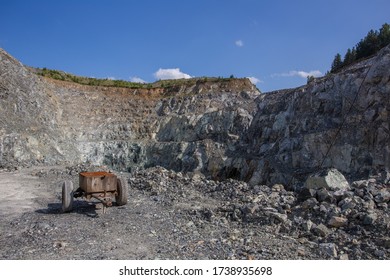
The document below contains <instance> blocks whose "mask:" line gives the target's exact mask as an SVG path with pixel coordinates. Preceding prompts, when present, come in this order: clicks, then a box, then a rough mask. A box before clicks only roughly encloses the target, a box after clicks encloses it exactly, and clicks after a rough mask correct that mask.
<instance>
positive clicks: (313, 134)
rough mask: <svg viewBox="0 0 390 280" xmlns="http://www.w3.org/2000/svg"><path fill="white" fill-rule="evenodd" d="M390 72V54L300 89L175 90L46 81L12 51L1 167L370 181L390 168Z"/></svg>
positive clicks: (2, 61)
mask: <svg viewBox="0 0 390 280" xmlns="http://www.w3.org/2000/svg"><path fill="white" fill-rule="evenodd" d="M389 66H390V47H387V48H384V49H383V50H382V51H380V53H379V54H378V55H376V56H375V57H373V58H371V59H368V60H365V61H362V62H360V63H358V64H355V65H353V66H351V67H349V68H347V69H345V70H343V71H342V72H340V73H338V74H332V75H329V76H327V77H323V78H318V79H315V80H314V81H312V82H311V83H310V84H308V85H306V86H303V87H300V88H297V89H291V90H282V91H276V92H270V93H263V94H261V93H260V92H258V90H257V89H256V88H255V87H254V86H253V85H252V84H251V83H250V81H249V80H247V79H233V80H229V81H224V82H221V81H220V82H217V81H207V80H205V81H203V80H199V81H197V82H196V84H195V85H193V86H187V87H186V86H181V87H177V88H173V89H172V88H171V91H170V92H165V91H164V90H165V89H164V88H161V89H153V90H147V89H143V90H140V89H124V88H106V87H93V86H83V85H78V84H73V83H69V82H62V81H55V80H51V79H47V78H43V77H38V76H36V75H35V74H33V73H32V72H30V71H29V70H27V69H26V68H25V67H24V66H23V65H21V64H20V63H19V62H18V61H16V60H15V59H13V58H12V57H11V56H9V55H8V54H7V53H6V52H5V51H3V50H0V114H1V116H2V117H1V120H0V124H1V127H0V166H17V165H30V164H38V163H39V164H54V163H57V164H77V163H83V162H89V163H92V164H97V165H101V164H105V165H109V166H111V167H113V168H115V169H117V170H133V169H138V168H144V167H150V166H156V165H160V166H163V167H165V168H168V169H172V170H175V171H189V172H200V173H203V174H205V175H206V176H209V177H211V178H214V179H226V178H235V179H240V180H244V181H247V182H249V183H251V184H253V185H256V184H262V183H283V184H286V185H291V184H294V183H297V182H304V180H305V179H306V178H307V176H308V175H309V174H311V173H314V172H317V171H319V170H320V169H323V168H337V169H338V170H340V171H341V172H342V173H343V174H344V175H348V176H354V177H359V176H366V175H367V173H369V172H373V171H375V170H382V169H384V170H385V169H389V167H390V157H389V155H390V146H389V130H390V128H389V121H390V119H389V110H390V103H389V95H390V67H389Z"/></svg>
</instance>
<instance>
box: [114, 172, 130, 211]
mask: <svg viewBox="0 0 390 280" xmlns="http://www.w3.org/2000/svg"><path fill="white" fill-rule="evenodd" d="M117 193H118V195H116V196H115V201H116V204H117V205H118V206H121V205H125V204H127V196H128V195H127V193H128V189H127V183H126V180H124V179H122V178H118V180H117Z"/></svg>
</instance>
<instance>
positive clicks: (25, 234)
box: [0, 166, 390, 259]
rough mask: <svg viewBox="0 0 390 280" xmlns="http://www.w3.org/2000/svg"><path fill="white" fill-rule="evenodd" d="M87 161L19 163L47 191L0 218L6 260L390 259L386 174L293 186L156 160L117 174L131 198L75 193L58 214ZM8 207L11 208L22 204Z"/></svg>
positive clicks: (36, 187)
mask: <svg viewBox="0 0 390 280" xmlns="http://www.w3.org/2000/svg"><path fill="white" fill-rule="evenodd" d="M87 168H89V169H91V167H86V166H76V167H67V168H65V167H51V168H49V167H46V168H44V169H37V168H32V169H21V170H19V171H14V172H19V175H20V180H22V181H23V180H24V178H25V177H26V176H32V177H34V184H32V186H31V188H30V191H33V192H34V193H35V194H36V193H41V194H42V196H41V197H40V198H37V197H36V196H34V197H33V198H30V199H34V201H33V202H34V203H33V205H34V206H33V207H32V208H34V209H31V211H25V212H24V213H22V214H18V215H13V216H12V215H11V216H8V215H1V216H0V217H1V231H0V232H1V234H0V247H1V248H2V250H1V251H0V258H1V259H389V257H390V235H389V229H390V213H389V210H388V206H389V200H390V195H389V191H390V187H389V185H388V181H385V180H384V179H383V178H384V177H383V176H382V177H381V176H377V177H372V178H369V179H367V180H362V181H357V182H353V183H352V184H350V185H349V184H348V186H346V185H345V184H344V185H343V188H341V189H339V188H332V189H330V188H327V187H326V185H323V186H322V187H318V188H312V187H310V185H309V184H306V185H305V187H304V188H303V189H302V190H300V191H289V190H287V188H286V187H284V186H283V185H280V184H277V185H273V186H265V185H256V186H250V185H248V184H247V183H245V182H241V181H235V180H231V179H229V180H226V181H223V182H217V181H212V180H208V179H207V178H205V177H204V176H203V175H202V174H198V173H187V174H184V173H180V172H179V173H176V172H174V171H169V170H166V169H164V168H161V167H154V168H150V169H146V170H142V171H136V172H134V173H132V174H129V173H123V174H118V175H119V176H122V177H125V178H126V180H128V185H129V202H128V204H127V205H126V206H121V207H110V208H109V209H108V211H107V213H106V214H104V215H103V213H102V209H100V208H99V204H96V203H90V202H86V201H82V200H78V201H76V203H75V207H74V208H75V209H74V210H73V211H72V212H71V213H66V214H64V213H61V191H60V187H59V183H60V182H61V181H62V180H65V179H67V180H73V183H74V184H75V185H77V184H78V181H77V180H78V176H77V174H78V172H80V171H82V170H86V169H87ZM334 172H335V171H332V172H328V173H327V174H325V175H324V174H323V175H319V176H332V174H334ZM8 175H9V172H2V173H1V175H0V176H1V177H2V178H3V177H4V176H8ZM337 176H338V178H339V174H337ZM3 187H4V186H3ZM28 189H29V188H26V190H28ZM26 199H28V198H26ZM18 203H20V201H18ZM8 206H9V207H10V208H9V209H8V212H11V211H12V208H17V207H19V205H11V204H10V205H8Z"/></svg>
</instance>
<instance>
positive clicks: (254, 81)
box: [247, 77, 263, 85]
mask: <svg viewBox="0 0 390 280" xmlns="http://www.w3.org/2000/svg"><path fill="white" fill-rule="evenodd" d="M247 78H248V79H249V80H250V81H251V82H252V84H254V85H255V84H258V83H262V82H263V81H262V80H260V79H258V78H256V77H247Z"/></svg>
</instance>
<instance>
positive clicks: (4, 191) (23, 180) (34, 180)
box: [0, 169, 52, 220]
mask: <svg viewBox="0 0 390 280" xmlns="http://www.w3.org/2000/svg"><path fill="white" fill-rule="evenodd" d="M32 172H34V170H33V169H23V170H18V171H14V172H5V171H0V199H1V203H0V219H1V220H4V219H12V218H15V217H17V216H20V215H21V214H22V213H25V212H31V211H34V210H37V209H39V208H40V205H39V202H38V201H37V200H38V199H40V200H41V199H43V198H45V197H46V198H49V197H50V196H52V194H49V193H47V192H45V191H43V190H44V188H43V187H42V184H41V182H40V180H39V178H38V177H36V176H32V175H31V173H32Z"/></svg>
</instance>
